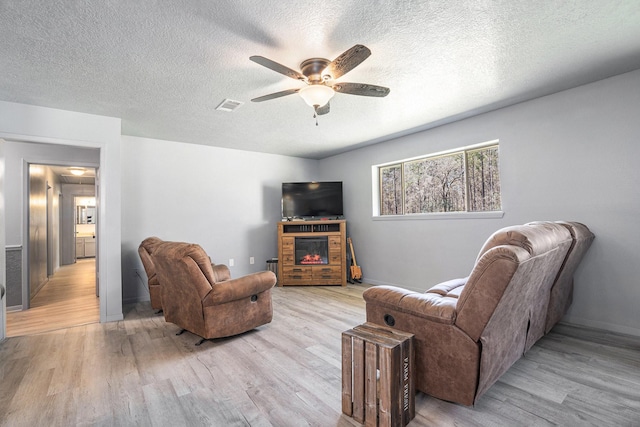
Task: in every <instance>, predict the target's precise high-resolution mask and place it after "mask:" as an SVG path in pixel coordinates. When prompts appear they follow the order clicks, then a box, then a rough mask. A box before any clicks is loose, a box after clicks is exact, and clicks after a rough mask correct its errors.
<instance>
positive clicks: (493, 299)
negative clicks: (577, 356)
mask: <svg viewBox="0 0 640 427" xmlns="http://www.w3.org/2000/svg"><path fill="white" fill-rule="evenodd" d="M592 240H593V234H592V233H591V232H590V231H589V230H588V229H587V227H586V226H584V225H582V224H579V223H567V222H536V223H530V224H525V225H519V226H513V227H507V228H504V229H501V230H498V231H497V232H495V233H494V234H493V235H492V236H491V237H490V238H489V239H488V240H487V242H486V243H485V244H484V246H483V247H482V249H481V250H480V253H479V255H478V258H477V260H476V263H475V266H474V268H473V270H472V272H471V274H470V275H469V276H468V277H466V278H463V279H455V280H451V281H448V282H444V283H441V284H439V285H436V286H434V287H432V288H431V289H429V290H428V291H426V292H424V293H420V292H413V291H408V290H406V289H402V288H398V287H393V286H376V287H372V288H369V289H367V290H366V291H365V292H364V294H363V297H364V299H365V302H366V313H367V322H371V323H375V324H379V325H382V326H387V327H393V328H396V329H399V330H402V331H406V332H410V333H412V334H414V335H415V348H416V357H415V361H416V369H415V375H416V378H415V379H416V389H417V390H420V391H422V392H424V393H426V394H429V395H431V396H434V397H437V398H440V399H443V400H448V401H452V402H458V403H461V404H464V405H472V404H473V403H474V402H475V401H476V400H477V399H478V398H479V397H480V396H482V394H483V393H484V392H486V391H487V389H489V387H490V386H491V385H492V384H493V383H495V381H497V379H498V378H499V377H500V376H501V375H502V374H503V373H504V372H505V371H506V370H507V369H509V367H511V365H512V364H513V363H514V362H515V361H517V360H518V359H519V358H520V357H521V356H522V355H523V354H524V353H525V352H526V351H527V350H528V349H529V348H531V346H532V345H533V344H534V343H535V342H536V341H537V340H538V339H540V338H541V337H542V336H544V334H545V333H546V332H548V331H549V330H550V329H551V327H553V325H554V324H555V323H556V322H557V321H559V320H560V319H561V318H562V316H563V315H564V314H565V312H566V309H567V308H568V306H569V304H570V303H571V300H570V299H571V295H572V286H573V280H572V277H573V273H574V272H575V269H576V268H577V266H578V264H579V262H580V260H581V259H582V256H583V255H584V253H585V252H586V250H587V249H588V247H589V245H590V244H591V241H592Z"/></svg>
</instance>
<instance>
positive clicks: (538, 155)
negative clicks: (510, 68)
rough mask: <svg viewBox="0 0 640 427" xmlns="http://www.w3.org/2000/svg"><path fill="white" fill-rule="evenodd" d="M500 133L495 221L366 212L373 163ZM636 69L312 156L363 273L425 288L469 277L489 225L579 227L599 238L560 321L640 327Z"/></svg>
mask: <svg viewBox="0 0 640 427" xmlns="http://www.w3.org/2000/svg"><path fill="white" fill-rule="evenodd" d="M493 139H499V140H500V172H501V182H502V200H503V209H504V212H505V214H504V217H503V218H501V219H457V220H454V219H444V220H395V221H380V220H373V219H372V215H371V211H372V207H371V201H372V197H371V193H372V190H371V166H372V165H375V164H379V163H383V162H388V161H393V160H400V159H404V158H408V157H412V156H418V155H422V154H428V153H432V152H438V151H441V150H446V149H452V148H456V147H462V146H465V145H469V144H474V143H480V142H484V141H490V140H493ZM639 161H640V70H638V71H634V72H631V73H627V74H623V75H620V76H617V77H614V78H610V79H606V80H602V81H599V82H596V83H593V84H589V85H585V86H581V87H578V88H575V89H572V90H568V91H564V92H560V93H557V94H554V95H550V96H546V97H543V98H539V99H536V100H533V101H529V102H524V103H521V104H518V105H515V106H512V107H507V108H504V109H500V110H497V111H494V112H491V113H487V114H483V115H480V116H476V117H473V118H469V119H466V120H462V121H459V122H456V123H452V124H449V125H445V126H441V127H438V128H434V129H431V130H427V131H423V132H420V133H417V134H413V135H409V136H405V137H402V138H398V139H395V140H392V141H388V142H384V143H380V144H377V145H374V146H370V147H366V148H362V149H359V150H356V151H352V152H349V153H345V154H342V155H338V156H334V157H331V158H328V159H324V160H322V161H320V170H321V172H322V175H323V178H326V177H328V176H330V177H331V178H332V179H335V178H339V179H342V180H343V181H344V183H345V215H346V218H347V220H348V224H349V228H348V229H349V234H350V235H351V236H352V237H353V239H354V243H355V245H356V255H357V259H358V262H359V264H361V266H362V269H363V273H364V277H365V279H366V280H367V281H369V282H372V283H375V284H394V285H399V286H403V287H406V288H409V289H414V290H425V289H428V288H429V287H431V286H432V285H434V284H436V283H438V282H440V281H443V280H447V279H451V278H455V277H463V276H466V275H467V274H469V272H470V270H471V268H472V266H473V262H474V260H475V257H476V255H477V252H478V251H479V249H480V247H481V245H482V244H483V242H484V241H485V239H486V238H487V237H488V236H489V235H490V234H491V233H492V232H493V231H495V230H496V229H498V228H501V227H504V226H508V225H513V224H521V223H524V222H527V221H533V220H570V221H580V222H583V223H584V224H586V225H587V226H588V227H589V228H590V229H591V230H592V231H593V233H594V234H595V235H596V239H595V241H594V243H593V246H592V247H591V249H590V251H589V252H588V253H587V255H586V257H585V259H583V261H582V264H581V266H580V268H579V270H578V271H577V273H576V276H575V295H574V303H573V306H572V307H571V309H570V312H569V314H568V315H567V317H566V318H565V320H566V321H568V322H571V323H574V324H579V325H585V326H590V327H596V328H601V329H606V330H610V331H617V332H622V333H629V334H633V335H640V316H638V314H637V313H638V307H639V306H640V286H639V281H640V262H638V254H639V253H640V223H639V222H638V215H639V214H640V197H638V186H639V185H640V167H639V166H638V162H639Z"/></svg>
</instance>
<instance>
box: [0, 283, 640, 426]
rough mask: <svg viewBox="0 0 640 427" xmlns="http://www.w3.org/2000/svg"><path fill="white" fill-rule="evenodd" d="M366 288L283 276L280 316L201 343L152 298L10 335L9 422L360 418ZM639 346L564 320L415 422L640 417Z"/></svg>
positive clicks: (422, 408) (278, 422)
mask: <svg viewBox="0 0 640 427" xmlns="http://www.w3.org/2000/svg"><path fill="white" fill-rule="evenodd" d="M366 288H367V286H366V285H349V286H347V287H346V288H342V287H329V286H327V287H279V288H274V289H273V306H274V317H273V322H272V323H270V324H267V325H264V326H261V327H259V328H257V329H255V330H253V331H250V332H248V333H245V334H242V335H239V336H236V337H231V338H225V339H217V340H210V341H206V342H204V343H203V344H202V345H201V346H199V347H196V346H195V345H194V344H195V343H196V342H197V341H198V339H199V338H198V337H196V336H195V335H193V334H191V333H188V332H185V333H183V334H182V335H176V332H178V331H179V328H178V327H177V326H175V325H173V324H170V323H166V322H165V321H164V318H163V316H162V315H158V314H156V313H155V312H154V310H152V309H151V307H150V305H149V303H148V302H143V303H138V304H131V305H127V306H125V307H124V308H123V312H124V320H122V321H120V322H112V323H106V324H99V323H92V324H86V325H82V326H77V327H73V328H68V329H56V330H53V331H49V332H41V333H38V334H32V335H23V336H18V337H11V338H8V339H7V340H6V341H5V342H3V343H0V426H11V427H14V426H18V427H21V426H33V425H44V424H46V425H53V426H55V425H65V426H74V425H75V426H93V425H100V426H134V425H135V426H138V425H140V426H175V425H190V426H218V425H219V426H252V427H255V426H258V427H268V426H276V427H288V426H307V425H310V426H331V427H335V426H357V425H359V424H357V423H356V422H355V421H354V420H353V419H351V418H350V417H347V416H345V415H343V414H342V411H341V410H342V404H341V392H342V389H341V387H342V381H341V366H342V365H341V333H342V332H343V331H344V330H347V329H350V328H352V327H353V326H355V325H357V324H360V323H363V322H364V320H365V316H364V301H363V300H362V292H363V291H364V290H365V289H366ZM43 290H44V289H43ZM65 292H66V291H65ZM616 338H619V340H617V339H616ZM639 344H640V339H639V338H635V337H627V336H611V335H610V334H606V333H603V332H601V331H593V330H586V329H584V328H573V327H571V326H568V325H559V327H557V328H556V329H554V330H553V331H552V332H551V333H550V334H549V335H547V336H545V337H544V338H542V339H541V340H540V341H539V342H538V343H537V344H536V345H535V346H534V347H533V348H532V349H531V350H530V351H529V352H528V353H527V355H526V357H524V358H522V359H520V360H519V361H518V362H516V364H515V365H514V366H513V367H512V368H511V369H510V370H509V371H507V372H506V373H505V375H503V376H502V377H501V378H500V379H499V380H498V381H497V382H496V384H494V386H493V387H491V388H490V389H489V390H488V391H487V393H485V395H484V396H483V397H482V398H481V399H480V400H479V401H478V402H477V403H476V405H475V406H474V407H465V406H462V405H457V404H453V403H449V402H444V401H441V400H438V399H434V398H432V397H430V396H427V395H424V394H423V393H418V394H417V396H416V417H415V419H414V420H413V421H412V422H411V423H410V424H409V426H410V427H414V426H464V427H466V426H520V425H522V426H524V425H526V426H547V425H567V426H573V425H598V426H609V425H611V426H613V425H616V426H638V425H640V421H639V420H640V417H638V414H640V403H639V402H640V387H639V384H640V373H639V371H640V370H639V369H638V367H639V366H640V363H639V361H640V345H639Z"/></svg>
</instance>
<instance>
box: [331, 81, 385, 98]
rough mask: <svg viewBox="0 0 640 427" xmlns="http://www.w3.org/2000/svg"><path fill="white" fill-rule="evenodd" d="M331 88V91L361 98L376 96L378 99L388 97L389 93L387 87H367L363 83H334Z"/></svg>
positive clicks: (367, 85)
mask: <svg viewBox="0 0 640 427" xmlns="http://www.w3.org/2000/svg"><path fill="white" fill-rule="evenodd" d="M332 87H333V90H335V91H336V92H340V93H347V94H349V95H361V96H377V97H380V98H381V97H383V96H387V95H389V92H391V90H390V89H389V88H388V87H383V86H376V85H369V84H365V83H336V84H334V85H333V86H332Z"/></svg>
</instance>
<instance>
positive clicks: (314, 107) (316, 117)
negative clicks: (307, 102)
mask: <svg viewBox="0 0 640 427" xmlns="http://www.w3.org/2000/svg"><path fill="white" fill-rule="evenodd" d="M317 111H318V106H317V105H314V106H313V118H314V119H316V126H318V114H317V113H316V112H317Z"/></svg>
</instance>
